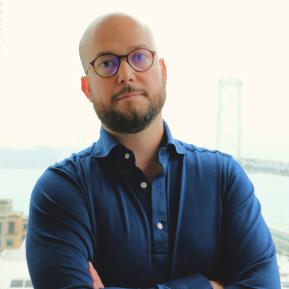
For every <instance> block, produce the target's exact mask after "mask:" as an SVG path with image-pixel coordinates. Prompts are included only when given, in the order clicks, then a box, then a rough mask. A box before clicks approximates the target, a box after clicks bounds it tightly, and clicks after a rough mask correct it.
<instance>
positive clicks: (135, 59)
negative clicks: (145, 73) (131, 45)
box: [132, 52, 147, 63]
mask: <svg viewBox="0 0 289 289" xmlns="http://www.w3.org/2000/svg"><path fill="white" fill-rule="evenodd" d="M146 58H147V55H146V54H145V53H143V52H137V53H135V54H133V56H132V60H133V62H134V63H137V62H143V61H145V60H146Z"/></svg>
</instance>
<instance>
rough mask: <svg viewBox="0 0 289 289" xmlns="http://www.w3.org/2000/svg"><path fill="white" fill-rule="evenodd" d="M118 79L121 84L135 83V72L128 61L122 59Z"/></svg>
mask: <svg viewBox="0 0 289 289" xmlns="http://www.w3.org/2000/svg"><path fill="white" fill-rule="evenodd" d="M116 77H117V82H118V83H119V84H128V83H131V82H134V81H135V79H136V77H135V71H134V70H133V68H132V67H131V66H130V65H129V64H128V62H127V61H126V59H121V62H120V64H119V69H118V72H117V75H116Z"/></svg>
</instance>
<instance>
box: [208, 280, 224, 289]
mask: <svg viewBox="0 0 289 289" xmlns="http://www.w3.org/2000/svg"><path fill="white" fill-rule="evenodd" d="M210 283H211V285H212V287H213V289H224V287H223V286H222V285H221V284H220V283H219V282H217V281H210Z"/></svg>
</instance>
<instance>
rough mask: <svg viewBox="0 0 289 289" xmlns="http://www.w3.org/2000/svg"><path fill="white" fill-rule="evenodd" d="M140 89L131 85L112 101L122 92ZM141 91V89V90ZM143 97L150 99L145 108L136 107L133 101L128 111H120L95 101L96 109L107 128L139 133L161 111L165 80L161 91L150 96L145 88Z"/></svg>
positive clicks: (163, 101) (117, 131)
mask: <svg viewBox="0 0 289 289" xmlns="http://www.w3.org/2000/svg"><path fill="white" fill-rule="evenodd" d="M134 91H139V90H137V89H135V88H133V87H131V86H128V87H126V88H124V89H123V90H121V91H120V92H119V93H117V94H116V95H114V96H113V97H112V103H114V102H116V101H117V100H116V98H117V96H119V95H121V94H122V93H130V92H134ZM139 92H140V91H139ZM141 93H143V97H146V98H147V99H148V101H149V103H148V105H147V108H146V109H145V110H142V111H139V110H137V109H135V107H134V104H133V103H128V109H127V111H126V112H122V111H119V110H117V109H115V108H114V107H113V105H112V106H111V107H108V106H107V105H106V106H104V105H103V104H101V103H96V102H94V103H93V107H94V110H95V112H96V114H97V116H98V118H99V119H100V121H101V122H102V124H104V125H105V126H106V127H107V128H109V129H110V130H112V131H114V132H116V133H130V134H132V133H137V132H140V131H142V130H144V129H145V128H147V127H148V126H149V125H150V124H151V122H152V121H153V120H154V119H155V118H156V116H157V115H158V114H159V113H160V112H161V110H162V108H163V105H164V103H165V99H166V89H165V82H163V83H162V86H161V89H160V91H159V93H157V94H156V95H153V97H152V98H150V97H149V95H148V93H147V92H146V91H144V90H142V91H141Z"/></svg>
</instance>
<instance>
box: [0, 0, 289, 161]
mask: <svg viewBox="0 0 289 289" xmlns="http://www.w3.org/2000/svg"><path fill="white" fill-rule="evenodd" d="M1 9H2V14H0V17H1V18H2V23H1V24H0V25H2V31H1V32H0V35H1V40H0V41H1V53H0V55H1V56H0V98H1V105H0V146H2V147H3V146H9V147H18V148H23V147H35V146H40V145H49V146H74V147H75V146H77V147H86V146H88V145H90V144H91V143H92V142H93V141H95V140H97V138H98V131H99V121H98V119H97V117H96V116H95V113H94V111H93V109H92V106H91V105H90V103H89V102H88V101H87V100H86V99H85V97H84V96H83V94H82V92H81V90H80V76H81V75H82V68H81V64H80V61H79V56H78V42H79V39H80V37H81V35H82V33H83V31H84V29H85V27H86V26H87V25H88V24H89V22H90V21H92V20H93V19H94V18H95V17H98V16H100V15H102V14H103V13H108V12H114V11H119V12H125V13H129V14H132V15H135V16H136V17H140V18H141V19H142V20H144V21H145V22H146V23H147V24H148V25H149V26H150V27H151V29H152V30H153V32H154V34H155V37H156V39H157V43H158V48H159V54H160V55H161V56H163V57H164V58H165V60H166V63H167V68H168V85H167V91H168V93H167V94H168V96H167V103H166V106H165V109H164V118H165V119H166V120H167V122H168V123H169V125H170V127H171V130H172V132H173V135H174V136H175V137H177V138H180V139H183V140H185V141H188V142H190V143H194V144H196V145H199V146H205V147H210V148H214V147H215V145H216V143H215V140H216V118H217V116H216V114H217V97H218V83H219V81H220V79H223V78H228V77H229V78H236V79H240V80H241V81H242V87H243V89H242V112H243V114H242V120H243V121H242V130H243V134H242V135H243V155H245V156H250V157H261V158H271V159H277V160H286V161H289V125H288V124H289V121H288V120H289V114H288V107H289V53H288V51H289V37H288V35H289V17H288V12H289V1H288V0H283V1H282V0H267V1H264V0H254V1H252V0H218V1H214V0H211V1H209V0H202V1H199V0H187V1H186V0H179V1H162V0H159V1H155V0H146V1H135V0H123V1H118V0H105V1H104V0H103V1H99V0H98V1H96V0H79V1H71V0H62V1H59V0H50V1H44V0H43V1H39V0H25V1H23V0H2V8H1Z"/></svg>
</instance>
